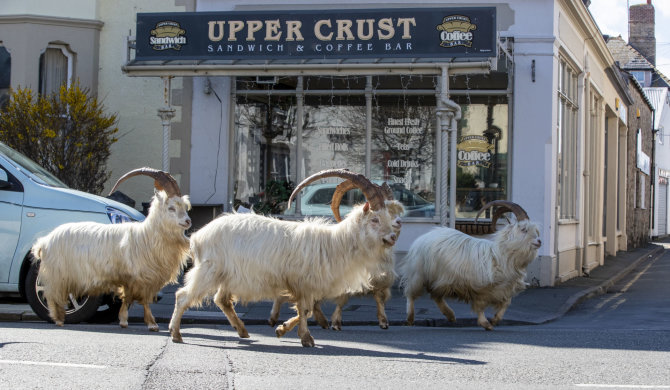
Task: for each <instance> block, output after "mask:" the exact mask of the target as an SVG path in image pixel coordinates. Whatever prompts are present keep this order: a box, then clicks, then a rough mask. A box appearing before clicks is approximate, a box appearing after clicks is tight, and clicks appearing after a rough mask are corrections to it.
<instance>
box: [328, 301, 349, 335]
mask: <svg viewBox="0 0 670 390" xmlns="http://www.w3.org/2000/svg"><path fill="white" fill-rule="evenodd" d="M348 301H349V295H347V294H342V295H340V296H339V297H337V298H335V310H333V315H331V316H330V323H331V327H332V329H333V330H342V308H343V307H344V305H346V304H347V302H348Z"/></svg>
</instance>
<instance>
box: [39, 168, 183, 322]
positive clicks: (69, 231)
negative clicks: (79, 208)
mask: <svg viewBox="0 0 670 390" xmlns="http://www.w3.org/2000/svg"><path fill="white" fill-rule="evenodd" d="M136 175H147V176H151V177H153V178H154V179H155V186H156V189H157V190H158V191H157V192H156V194H155V196H154V198H153V200H152V202H151V208H150V209H149V215H148V216H147V218H146V219H145V220H144V221H143V222H129V223H122V224H114V225H109V224H101V223H95V222H78V223H68V224H64V225H61V226H59V227H57V228H56V229H54V230H53V231H52V232H51V233H49V234H48V235H46V236H45V237H42V238H40V239H39V240H38V241H37V242H36V243H35V245H34V246H33V248H32V253H33V256H34V257H35V259H36V261H40V270H39V275H38V277H39V280H40V281H41V283H42V284H43V285H44V297H45V298H46V300H47V304H48V306H49V316H50V317H51V319H52V320H53V321H54V322H55V323H56V325H58V326H63V322H64V320H65V310H64V307H65V305H66V303H67V298H68V294H73V295H74V296H82V295H101V294H107V293H110V292H112V293H115V294H118V295H119V296H120V297H121V299H122V304H121V309H120V310H119V325H121V327H123V328H125V327H127V326H128V307H129V306H130V304H132V302H133V301H138V302H139V303H140V304H141V305H143V306H144V322H145V323H146V324H147V326H148V327H149V330H151V331H158V325H157V324H156V321H155V319H154V316H153V315H152V313H151V309H150V308H149V304H150V303H151V302H152V301H153V299H154V297H155V296H156V294H157V293H158V291H160V289H161V288H162V287H163V286H165V285H166V284H168V283H170V282H172V283H174V282H176V280H177V277H178V275H179V273H180V271H181V270H182V268H183V267H184V265H185V264H186V259H187V256H188V248H189V240H188V238H187V237H186V236H185V235H184V231H185V230H186V229H188V228H190V227H191V219H190V218H189V216H188V213H187V211H188V210H189V209H190V208H191V204H190V202H189V199H188V196H186V195H185V196H181V194H180V192H179V187H178V186H177V182H176V181H175V180H174V178H172V176H170V175H169V174H168V173H167V172H163V171H158V170H155V169H152V168H140V169H136V170H133V171H131V172H128V173H127V174H125V175H124V176H123V177H121V178H120V179H119V180H118V181H117V183H116V185H115V186H114V188H113V189H112V191H111V192H114V190H115V189H116V187H117V186H118V185H119V184H121V182H122V181H124V180H126V179H128V178H129V177H132V176H136ZM111 192H110V193H111Z"/></svg>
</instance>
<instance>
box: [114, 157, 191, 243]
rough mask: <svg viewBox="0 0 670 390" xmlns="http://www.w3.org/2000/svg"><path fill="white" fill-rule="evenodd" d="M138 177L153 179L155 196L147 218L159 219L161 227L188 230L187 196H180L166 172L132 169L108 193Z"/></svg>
mask: <svg viewBox="0 0 670 390" xmlns="http://www.w3.org/2000/svg"><path fill="white" fill-rule="evenodd" d="M138 175H144V176H149V177H152V178H153V179H154V187H155V196H154V198H153V200H152V201H151V207H150V208H149V217H148V218H153V219H160V220H161V221H160V225H161V226H163V227H174V228H175V229H178V230H187V229H189V228H190V227H191V218H190V217H189V216H188V210H190V209H191V202H190V200H189V197H188V195H183V196H182V195H181V191H180V190H179V185H178V184H177V181H176V180H175V179H174V177H172V176H171V175H170V174H169V173H167V172H164V171H159V170H157V169H153V168H146V167H145V168H138V169H134V170H132V171H130V172H128V173H126V174H125V175H123V176H121V177H120V178H119V180H117V182H116V184H114V187H113V188H112V190H111V191H110V192H109V193H110V194H111V193H113V192H114V191H115V190H116V188H117V187H118V186H119V185H120V184H121V183H122V182H124V181H125V180H127V179H129V178H131V177H133V176H138Z"/></svg>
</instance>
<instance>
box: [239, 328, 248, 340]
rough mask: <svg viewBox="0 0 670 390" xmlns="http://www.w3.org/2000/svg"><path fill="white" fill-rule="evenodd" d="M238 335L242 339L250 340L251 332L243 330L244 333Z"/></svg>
mask: <svg viewBox="0 0 670 390" xmlns="http://www.w3.org/2000/svg"><path fill="white" fill-rule="evenodd" d="M237 334H238V335H240V338H242V339H248V338H249V332H247V330H246V329H242V331H241V332H240V331H238V332H237Z"/></svg>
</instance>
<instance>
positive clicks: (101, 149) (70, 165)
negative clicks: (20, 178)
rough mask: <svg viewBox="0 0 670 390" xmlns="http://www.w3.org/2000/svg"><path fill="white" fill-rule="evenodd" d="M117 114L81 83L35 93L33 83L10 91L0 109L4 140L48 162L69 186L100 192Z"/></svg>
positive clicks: (44, 163) (0, 132)
mask: <svg viewBox="0 0 670 390" xmlns="http://www.w3.org/2000/svg"><path fill="white" fill-rule="evenodd" d="M116 123H117V117H116V115H115V114H114V115H106V114H105V113H104V107H103V106H102V105H101V104H100V103H99V102H98V100H97V99H96V98H95V97H91V96H89V91H88V90H87V89H83V90H82V89H81V88H80V87H79V85H78V84H75V85H73V86H71V87H70V88H67V87H65V86H62V87H61V88H60V91H59V93H54V94H52V95H49V96H38V97H37V98H35V97H34V96H33V92H32V91H31V90H30V89H21V88H19V89H17V90H16V91H11V98H10V101H9V104H7V106H6V107H4V108H3V109H2V110H1V111H0V141H2V142H4V143H6V144H7V145H9V146H10V147H12V148H14V149H16V150H18V151H19V152H21V153H23V154H25V155H26V156H28V157H29V158H31V159H32V160H34V161H35V162H37V163H38V164H40V165H41V166H43V167H45V168H46V169H47V170H49V171H50V172H51V173H53V174H54V175H55V176H56V177H58V178H59V179H60V180H61V181H63V182H64V183H65V184H67V185H68V186H70V187H72V188H75V189H78V190H82V191H86V192H91V193H96V194H99V193H100V192H102V190H103V186H104V183H105V182H106V181H107V179H108V178H109V175H110V172H106V164H107V159H108V158H109V155H110V146H111V145H112V144H113V143H114V142H116V141H117V139H116V138H114V134H116V133H117V132H118V130H119V129H118V128H117V127H116Z"/></svg>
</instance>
